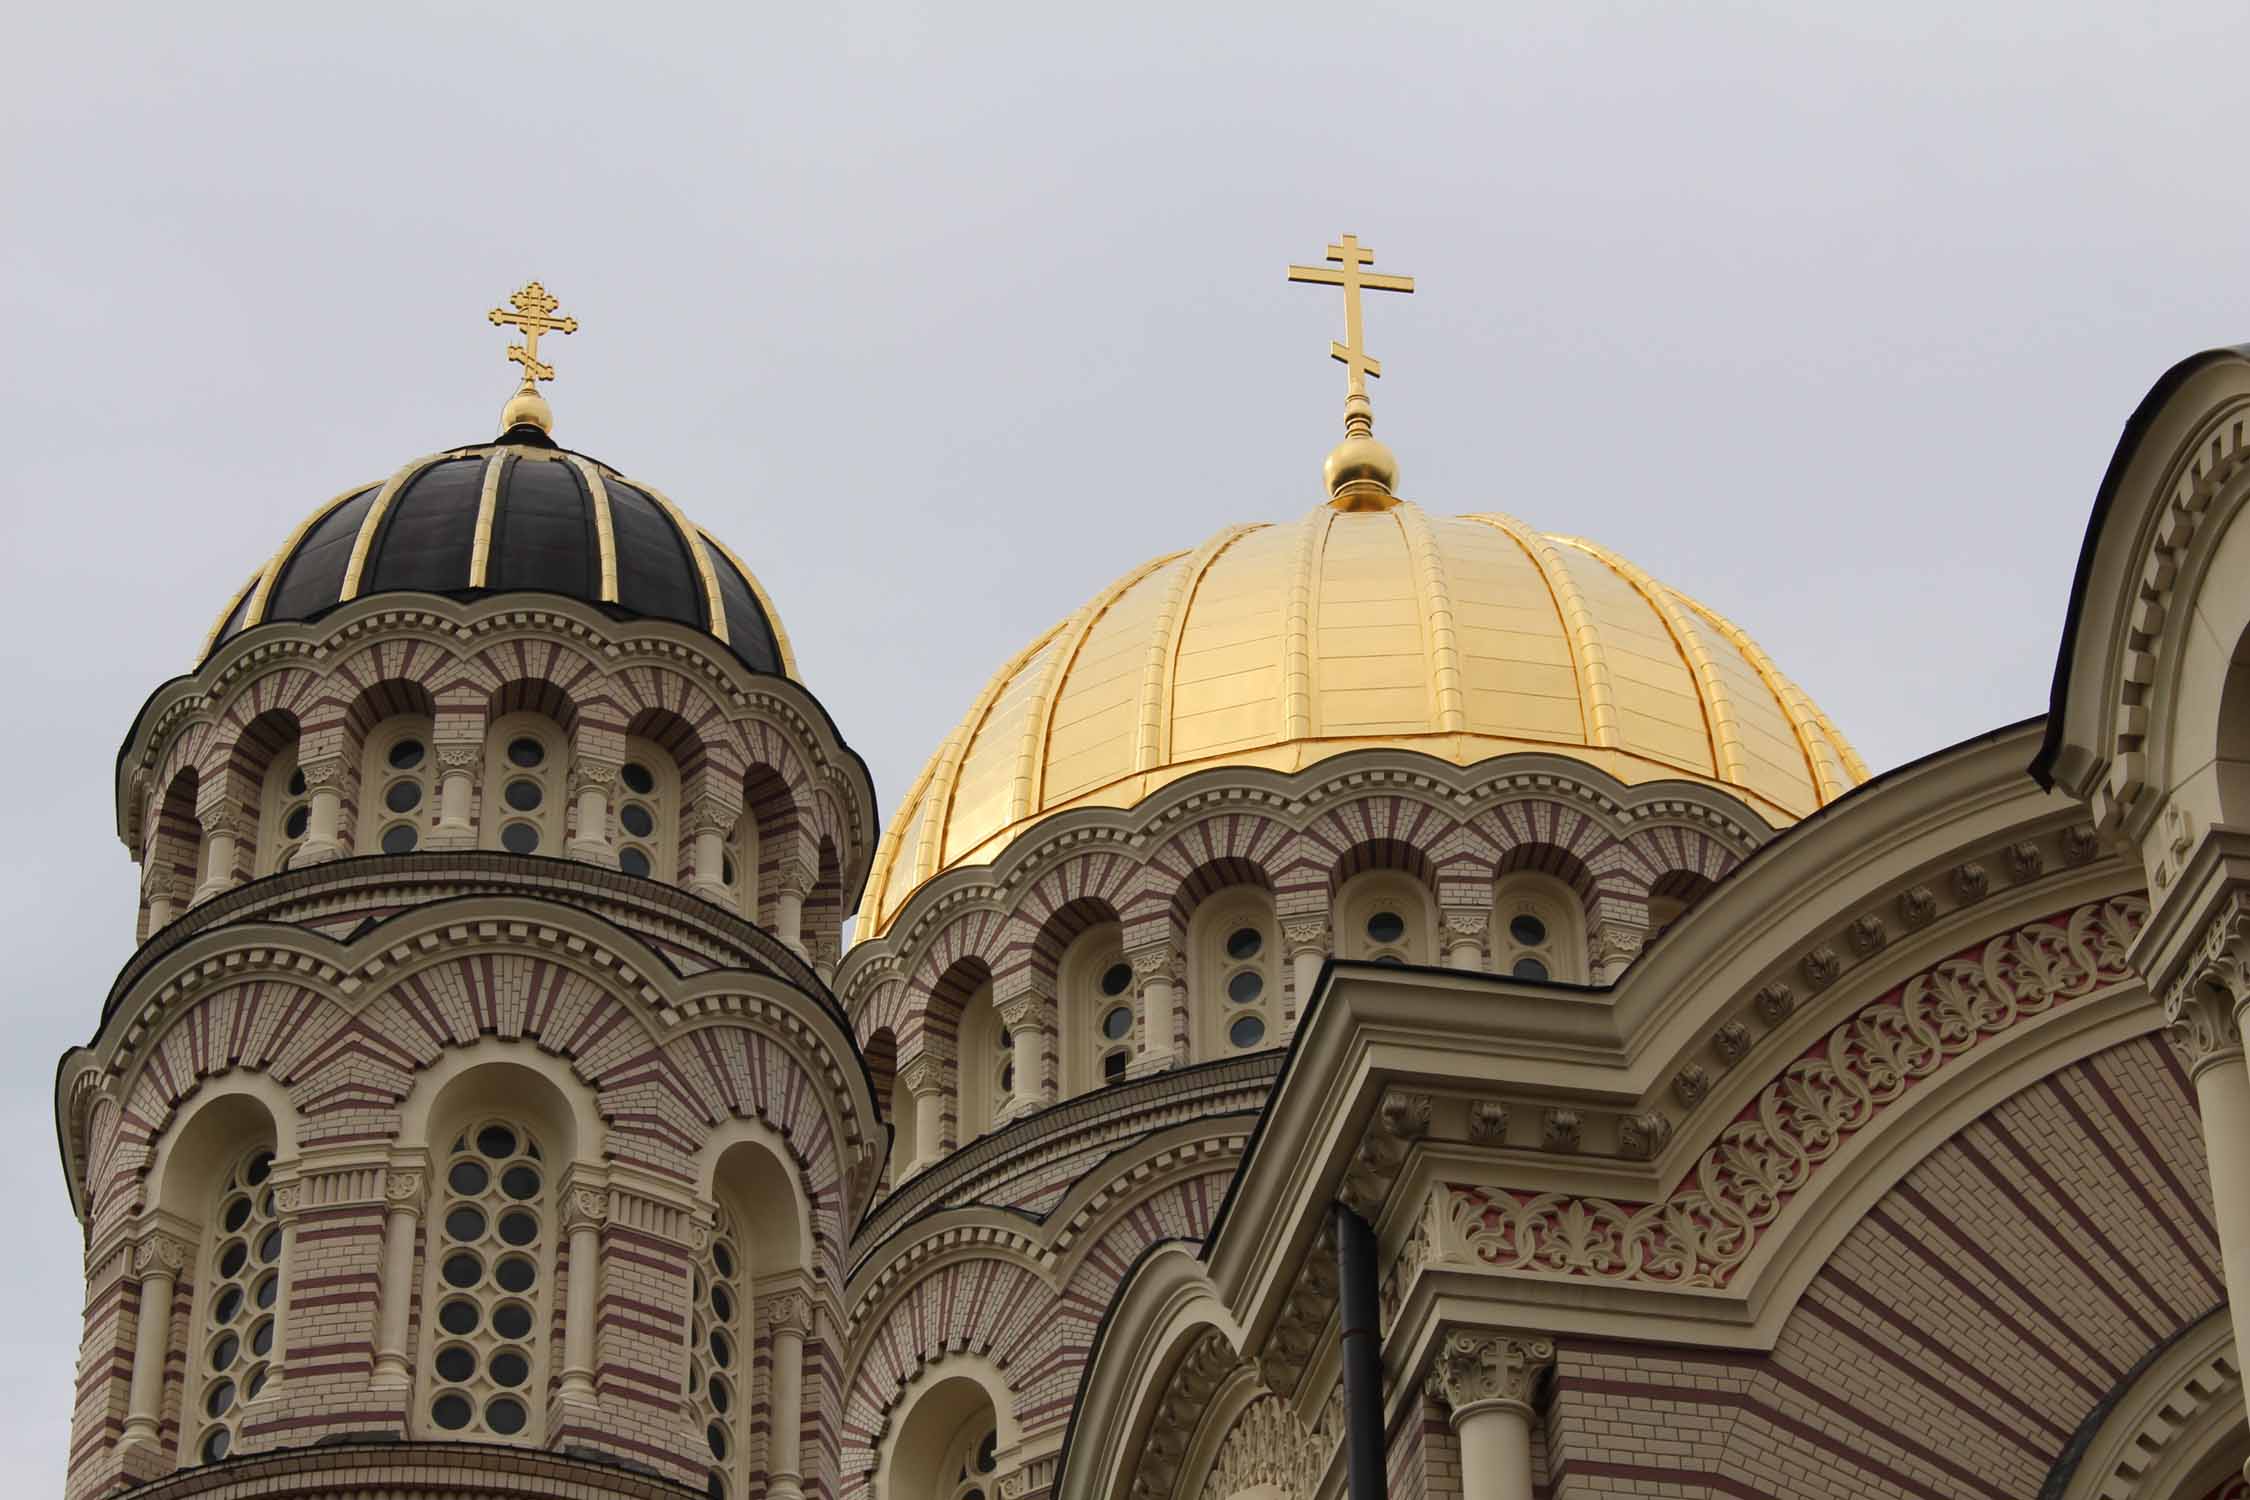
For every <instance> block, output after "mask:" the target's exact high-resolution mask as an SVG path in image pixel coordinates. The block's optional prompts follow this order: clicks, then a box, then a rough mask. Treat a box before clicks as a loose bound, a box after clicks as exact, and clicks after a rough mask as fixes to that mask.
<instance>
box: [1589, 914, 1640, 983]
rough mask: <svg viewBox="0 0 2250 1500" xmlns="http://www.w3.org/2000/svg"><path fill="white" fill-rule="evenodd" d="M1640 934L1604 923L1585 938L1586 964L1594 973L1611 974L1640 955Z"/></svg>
mask: <svg viewBox="0 0 2250 1500" xmlns="http://www.w3.org/2000/svg"><path fill="white" fill-rule="evenodd" d="M1641 943H1642V938H1641V934H1639V933H1637V932H1627V931H1626V930H1624V929H1623V928H1621V927H1617V926H1613V925H1610V924H1607V923H1605V924H1604V925H1602V926H1600V927H1597V928H1595V929H1594V931H1593V932H1592V933H1590V934H1589V935H1588V936H1587V938H1586V966H1587V968H1588V969H1589V970H1591V971H1592V972H1593V973H1595V974H1613V973H1615V972H1616V971H1617V970H1619V969H1621V968H1623V967H1624V966H1625V965H1626V964H1629V963H1631V962H1632V961H1633V960H1634V959H1636V958H1639V957H1640V956H1641Z"/></svg>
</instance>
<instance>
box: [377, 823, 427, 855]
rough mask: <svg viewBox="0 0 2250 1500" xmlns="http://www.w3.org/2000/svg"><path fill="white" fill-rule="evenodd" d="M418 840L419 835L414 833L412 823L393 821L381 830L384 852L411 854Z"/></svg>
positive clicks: (419, 838) (419, 840)
mask: <svg viewBox="0 0 2250 1500" xmlns="http://www.w3.org/2000/svg"><path fill="white" fill-rule="evenodd" d="M420 842H421V837H420V835H418V834H416V833H415V831H414V825H413V824H412V823H393V824H392V825H391V826H390V827H388V828H386V829H384V830H383V852H384V853H385V854H412V853H413V852H414V846H415V845H416V844H418V843H420Z"/></svg>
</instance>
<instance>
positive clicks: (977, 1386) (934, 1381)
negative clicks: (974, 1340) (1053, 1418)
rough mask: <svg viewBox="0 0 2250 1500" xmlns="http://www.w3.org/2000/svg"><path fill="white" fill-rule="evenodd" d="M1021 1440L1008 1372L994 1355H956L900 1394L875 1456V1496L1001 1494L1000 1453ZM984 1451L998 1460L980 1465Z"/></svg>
mask: <svg viewBox="0 0 2250 1500" xmlns="http://www.w3.org/2000/svg"><path fill="white" fill-rule="evenodd" d="M988 1434H989V1439H988V1436H987V1435H988ZM1022 1441H1023V1432H1022V1429H1021V1428H1020V1427H1019V1426H1018V1424H1017V1422H1016V1416H1015V1396H1014V1393H1013V1392H1012V1391H1010V1390H1009V1388H1008V1382H1007V1380H1006V1378H1005V1377H1004V1376H1002V1375H1001V1373H1000V1371H999V1370H998V1369H997V1368H996V1367H995V1366H994V1365H993V1364H992V1363H991V1362H990V1361H989V1360H984V1359H979V1358H977V1357H975V1356H973V1355H956V1356H954V1357H952V1358H950V1359H947V1360H944V1361H942V1362H940V1363H939V1364H936V1365H933V1366H931V1367H930V1368H929V1369H927V1370H925V1371H923V1372H922V1374H921V1375H920V1376H919V1377H918V1378H917V1379H916V1380H915V1381H914V1382H913V1383H912V1384H911V1385H909V1386H908V1387H907V1388H906V1390H905V1391H904V1392H903V1393H902V1394H901V1395H900V1397H899V1401H898V1406H897V1408H896V1409H895V1414H894V1416H893V1419H892V1422H891V1427H890V1432H889V1434H888V1436H887V1437H886V1438H885V1439H884V1441H883V1444H882V1448H881V1451H880V1453H879V1454H878V1456H877V1463H876V1471H875V1497H876V1500H968V1496H969V1495H970V1492H971V1491H972V1490H981V1492H982V1493H983V1495H984V1500H998V1496H999V1485H998V1479H999V1473H998V1469H999V1462H998V1459H999V1455H1001V1454H1004V1453H1008V1452H1011V1451H1012V1450H1013V1449H1015V1448H1016V1447H1017V1446H1018V1445H1019V1444H1020V1443H1021V1442H1022ZM986 1452H989V1453H990V1454H991V1455H992V1458H993V1464H992V1466H991V1467H990V1468H989V1469H985V1470H983V1471H982V1472H979V1471H978V1468H977V1461H978V1459H979V1458H980V1456H981V1455H982V1454H984V1453H986ZM964 1462H965V1463H966V1466H967V1467H968V1469H969V1472H968V1473H967V1474H966V1475H964V1473H963V1472H962V1469H963V1467H964Z"/></svg>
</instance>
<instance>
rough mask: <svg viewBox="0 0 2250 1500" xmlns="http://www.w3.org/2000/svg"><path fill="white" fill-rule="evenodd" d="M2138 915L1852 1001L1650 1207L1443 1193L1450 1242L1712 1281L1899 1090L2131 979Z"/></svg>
mask: <svg viewBox="0 0 2250 1500" xmlns="http://www.w3.org/2000/svg"><path fill="white" fill-rule="evenodd" d="M2147 916H2148V907H2147V904H2146V903H2145V902H2143V901H2141V900H2140V899H2138V898H2137V897H2129V896H2120V897H2115V898H2112V899H2110V900H2107V901H2100V902H2095V903H2092V904H2089V905H2086V906H2081V907H2079V908H2077V909H2076V910H2073V911H2069V912H2066V913H2063V914H2061V915H2059V916H2057V917H2053V918H2049V919H2047V920H2044V921H2039V922H2033V923H2031V924H2029V925H2027V926H2024V927H2020V928H2018V929H2016V930H2015V931H2013V932H2006V933H2002V934H2000V935H1999V936H1997V937H1994V938H1992V939H1990V940H1988V941H1987V942H1985V943H1983V944H1981V945H1979V946H1978V947H1976V948H1973V949H1971V950H1969V951H1967V952H1965V953H1961V954H1958V955H1956V956H1954V957H1952V958H1948V959H1946V960H1944V961H1943V962H1941V963H1938V964H1936V965H1934V966H1932V967H1931V968H1929V969H1926V970H1924V971H1923V972H1922V973H1920V974H1917V975H1915V976H1914V977H1913V978H1911V979H1909V980H1907V981H1906V982H1905V983H1904V984H1901V985H1899V986H1897V987H1896V988H1894V989H1892V990H1890V991H1889V992H1887V993H1886V994H1884V995H1882V996H1881V997H1879V998H1878V999H1876V1000H1873V1001H1871V1002H1869V1003H1868V1004H1866V1005H1864V1006H1862V1007H1861V1008H1860V1009H1859V1010H1858V1011H1856V1012H1855V1013H1854V1014H1853V1015H1852V1016H1851V1017H1850V1018H1849V1019H1848V1020H1846V1021H1844V1022H1843V1023H1842V1024H1841V1025H1838V1026H1836V1027H1835V1028H1834V1029H1832V1030H1831V1031H1830V1032H1829V1033H1828V1034H1827V1035H1826V1036H1825V1037H1824V1038H1822V1039H1821V1040H1820V1042H1819V1043H1817V1044H1816V1045H1814V1046H1813V1047H1812V1048H1811V1049H1810V1050H1809V1051H1807V1052H1806V1053H1804V1054H1803V1055H1801V1056H1799V1057H1798V1058H1796V1059H1795V1060H1794V1061H1792V1062H1791V1063H1790V1064H1789V1065H1788V1067H1787V1068H1785V1069H1783V1070H1782V1072H1781V1075H1780V1076H1779V1077H1777V1078H1775V1079H1774V1080H1773V1081H1772V1082H1770V1083H1768V1084H1767V1085H1766V1086H1765V1087H1764V1088H1763V1089H1762V1090H1761V1091H1760V1092H1759V1094H1758V1097H1757V1099H1756V1100H1755V1101H1754V1102H1753V1103H1752V1104H1751V1106H1750V1107H1749V1108H1747V1109H1745V1110H1744V1111H1743V1112H1742V1114H1741V1115H1740V1117H1738V1118H1737V1119H1735V1120H1734V1121H1733V1123H1731V1124H1729V1125H1728V1126H1727V1127H1726V1128H1725V1129H1724V1130H1723V1131H1721V1132H1720V1134H1719V1136H1718V1139H1717V1140H1716V1141H1715V1142H1714V1143H1713V1144H1712V1145H1711V1146H1710V1147H1709V1148H1708V1149H1706V1150H1705V1151H1704V1152H1703V1153H1702V1155H1701V1157H1700V1158H1699V1159H1698V1160H1697V1162H1696V1164H1695V1167H1694V1169H1693V1170H1692V1171H1691V1172H1689V1174H1688V1176H1687V1178H1686V1179H1685V1180H1684V1181H1683V1182H1682V1183H1681V1184H1680V1186H1679V1187H1678V1188H1676V1189H1675V1190H1674V1191H1673V1193H1672V1195H1671V1196H1670V1197H1669V1198H1667V1199H1665V1200H1664V1201H1662V1202H1657V1203H1630V1202H1627V1203H1620V1202H1614V1201H1611V1200H1609V1199H1603V1198H1592V1197H1578V1196H1575V1195H1571V1194H1566V1193H1534V1192H1516V1191H1510V1190H1504V1189H1489V1188H1472V1187H1462V1186H1453V1187H1450V1188H1449V1189H1448V1190H1447V1191H1448V1193H1449V1196H1450V1201H1451V1209H1450V1221H1449V1226H1450V1227H1449V1231H1448V1233H1449V1235H1450V1236H1451V1237H1452V1242H1453V1243H1456V1244H1461V1245H1463V1246H1465V1248H1466V1249H1467V1251H1468V1253H1470V1254H1472V1255H1474V1256H1475V1257H1476V1258H1477V1259H1479V1260H1481V1261H1483V1262H1484V1263H1486V1264H1488V1265H1491V1266H1495V1267H1498V1268H1501V1269H1504V1270H1510V1271H1522V1272H1528V1273H1532V1274H1546V1275H1554V1276H1566V1277H1590V1278H1595V1279H1599V1280H1603V1281H1616V1282H1640V1283H1646V1284H1653V1285H1661V1286H1675V1287H1721V1286H1725V1285H1727V1283H1728V1281H1729V1279H1730V1278H1731V1277H1732V1276H1733V1275H1734V1273H1735V1271H1736V1270H1737V1269H1738V1268H1739V1267H1740V1266H1741V1265H1742V1264H1743V1262H1744V1261H1746V1260H1747V1259H1748V1258H1749V1257H1750V1254H1751V1252H1752V1251H1753V1250H1754V1249H1755V1248H1756V1246H1757V1243H1758V1239H1759V1236H1760V1235H1761V1234H1763V1233H1764V1232H1765V1230H1766V1229H1767V1228H1768V1227H1769V1226H1770V1225H1771V1224H1772V1223H1773V1222H1774V1220H1775V1219H1777V1218H1778V1217H1779V1216H1780V1214H1781V1212H1782V1209H1783V1207H1784V1206H1785V1205H1786V1204H1788V1203H1789V1202H1790V1201H1791V1200H1792V1199H1793V1198H1794V1197H1796V1196H1797V1195H1798V1194H1799V1193H1800V1192H1801V1191H1802V1190H1803V1189H1804V1188H1805V1186H1806V1185H1807V1184H1808V1183H1809V1182H1810V1181H1811V1179H1812V1177H1813V1175H1814V1174H1815V1173H1816V1172H1818V1171H1819V1170H1820V1168H1821V1166H1822V1165H1823V1164H1824V1163H1825V1162H1827V1161H1828V1159H1829V1158H1831V1157H1832V1156H1834V1155H1835V1154H1836V1152H1837V1151H1838V1150H1840V1149H1841V1148H1842V1147H1843V1145H1844V1144H1845V1142H1847V1141H1848V1140H1850V1139H1851V1138H1852V1137H1853V1136H1854V1135H1856V1134H1857V1133H1858V1132H1859V1131H1861V1130H1862V1129H1864V1128H1866V1127H1867V1126H1868V1125H1869V1124H1870V1123H1871V1122H1872V1121H1873V1120H1874V1119H1875V1117H1876V1116H1877V1115H1878V1114H1879V1113H1880V1112H1881V1111H1882V1110H1884V1109H1885V1108H1887V1107H1889V1106H1890V1105H1892V1104H1893V1103H1895V1102H1896V1101H1897V1100H1898V1099H1899V1098H1901V1097H1902V1096H1904V1095H1905V1094H1906V1092H1907V1091H1908V1090H1909V1089H1911V1088H1913V1087H1915V1086H1916V1085H1917V1084H1918V1083H1920V1082H1921V1081H1922V1080H1924V1079H1927V1078H1930V1077H1931V1076H1933V1075H1935V1074H1937V1073H1939V1072H1940V1071H1942V1070H1943V1069H1945V1068H1946V1067H1947V1065H1948V1064H1950V1063H1951V1062H1953V1060H1954V1059H1956V1058H1958V1057H1960V1056H1961V1055H1962V1054H1964V1053H1967V1052H1969V1051H1971V1050H1973V1049H1975V1048H1976V1047H1978V1046H1980V1045H1983V1044H1984V1043H1985V1042H1986V1041H1988V1040H1989V1039H1990V1038H1992V1037H1995V1036H1998V1035H2000V1034H2001V1033H2003V1032H2006V1031H2008V1030H2010V1029H2011V1028H2013V1027H2015V1026H2016V1025H2018V1024H2019V1023H2021V1022H2023V1021H2025V1020H2027V1019H2029V1018H2031V1017H2034V1016H2037V1015H2040V1014H2043V1013H2045V1012H2047V1011H2049V1010H2052V1009H2054V1008H2055V1007H2057V1006H2059V1005H2063V1004H2067V1003H2069V1002H2071V1001H2073V1000H2077V999H2080V998H2082V997H2084V996H2087V995H2091V994H2094V993H2095V992H2097V991H2100V990H2103V989H2106V988H2108V987H2110V986H2112V985H2118V984H2124V983H2126V982H2129V981H2130V980H2132V979H2133V978H2134V977H2135V976H2134V972H2133V969H2132V967H2131V965H2130V964H2129V963H2127V961H2126V954H2127V952H2128V951H2129V949H2130V948H2131V945H2132V942H2133V938H2134V935H2135V934H2136V933H2138V932H2139V930H2140V928H2141V925H2142V923H2143V922H2144V921H2146V920H2147ZM2233 930H2234V931H2235V932H2237V933H2238V934H2239V936H2238V937H2237V938H2235V939H2232V940H2229V941H2228V942H2221V943H2219V944H2218V945H2217V946H2219V947H2221V948H2224V949H2226V951H2227V952H2229V953H2230V954H2233V955H2239V958H2238V959H2237V961H2238V962H2239V961H2240V960H2241V959H2245V958H2250V910H2246V911H2245V912H2244V913H2243V915H2242V919H2241V925H2239V926H2237V927H2236V928H2235V929H2233ZM2209 989H2210V987H2209V986H2206V992H2207V993H2208V992H2209Z"/></svg>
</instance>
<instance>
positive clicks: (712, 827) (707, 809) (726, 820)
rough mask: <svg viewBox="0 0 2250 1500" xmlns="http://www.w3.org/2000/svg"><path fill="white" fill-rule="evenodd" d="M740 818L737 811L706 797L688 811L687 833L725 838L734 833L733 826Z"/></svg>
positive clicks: (740, 815)
mask: <svg viewBox="0 0 2250 1500" xmlns="http://www.w3.org/2000/svg"><path fill="white" fill-rule="evenodd" d="M741 817H742V814H741V812H740V811H738V810H737V809H735V808H731V807H728V806H725V805H724V804H722V803H720V802H718V801H715V800H714V799H712V798H710V797H708V796H706V797H704V798H703V799H702V800H700V801H698V802H697V803H696V804H695V806H693V807H691V808H689V809H688V814H687V818H686V822H687V832H689V833H691V834H696V835H701V834H706V833H709V834H715V835H717V836H718V837H720V838H725V837H726V836H727V835H728V834H730V833H732V832H734V825H735V824H736V823H737V822H738V821H740V819H741Z"/></svg>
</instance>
